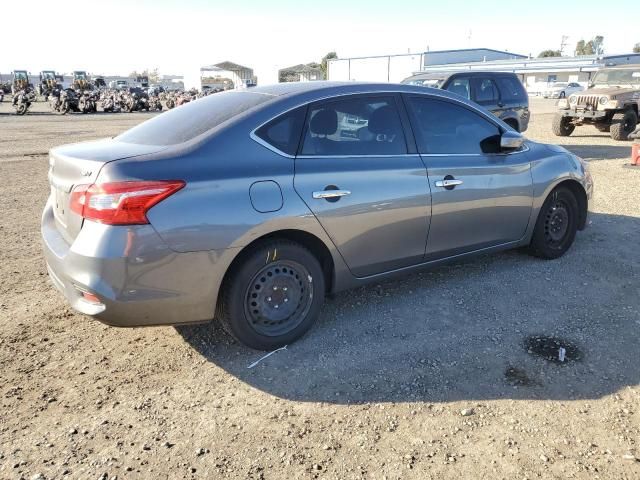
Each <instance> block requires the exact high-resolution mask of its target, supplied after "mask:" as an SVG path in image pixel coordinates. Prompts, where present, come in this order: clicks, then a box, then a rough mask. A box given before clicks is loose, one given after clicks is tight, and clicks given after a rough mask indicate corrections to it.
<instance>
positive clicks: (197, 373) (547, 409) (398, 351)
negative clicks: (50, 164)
mask: <svg viewBox="0 0 640 480" xmlns="http://www.w3.org/2000/svg"><path fill="white" fill-rule="evenodd" d="M532 108H533V111H534V118H533V123H532V125H531V127H530V129H529V131H528V132H527V135H528V136H529V137H530V138H532V139H535V140H540V141H546V142H557V143H562V144H565V145H566V146H567V148H569V149H570V150H572V151H573V152H575V153H577V154H579V155H581V156H583V157H584V158H586V159H587V160H589V162H590V166H591V170H592V172H593V175H594V178H595V182H596V195H595V199H594V201H593V203H592V205H591V211H592V212H593V213H592V215H591V220H592V224H591V226H590V227H589V228H588V229H587V230H586V231H584V232H582V233H579V235H578V237H577V240H576V243H575V245H574V247H573V249H572V250H571V251H570V252H569V253H568V254H567V255H566V256H565V257H563V258H562V259H560V260H557V261H551V262H550V261H541V260H538V259H534V258H531V257H529V256H527V255H525V254H523V253H520V252H507V253H503V254H499V255H494V256H490V257H481V258H478V259H476V260H473V261H469V262H465V263H460V264H454V265H450V266H446V267H442V268H438V269H437V270H434V271H430V272H426V273H422V274H418V275H413V276H409V277H406V278H404V279H401V280H399V281H391V282H387V283H382V284H380V285H374V286H372V287H369V288H363V289H360V290H356V291H351V292H346V293H343V294H340V295H338V296H336V297H335V298H333V299H328V300H327V303H326V306H325V308H324V311H323V314H322V317H321V320H320V322H319V323H318V324H317V325H316V326H315V327H314V328H313V330H312V331H311V333H310V334H309V335H307V336H306V337H305V338H304V339H303V340H302V341H300V342H298V343H296V344H294V345H291V346H289V348H288V349H287V350H285V351H280V352H277V353H276V354H274V355H273V356H271V357H270V358H268V359H266V360H264V361H263V362H261V363H260V364H259V365H258V366H257V367H255V368H253V369H248V368H247V366H248V365H250V364H251V363H252V362H254V361H255V360H257V359H258V358H260V357H261V356H262V354H261V353H259V352H255V351H251V350H248V349H245V348H243V347H240V346H238V345H236V344H234V343H233V341H232V340H231V339H230V338H229V337H228V336H226V335H225V334H224V333H223V332H222V331H221V330H220V329H219V328H218V327H217V326H204V327H190V328H182V329H179V330H176V329H173V328H150V329H128V330H123V329H115V328H110V327H105V326H103V325H101V324H99V323H97V322H95V321H92V320H90V319H88V318H85V317H83V316H81V315H77V314H75V313H74V312H73V311H71V310H70V309H69V308H68V307H67V306H66V304H65V302H64V301H63V299H62V298H61V296H60V295H59V294H58V293H57V292H56V291H55V290H54V289H53V288H52V287H51V286H50V284H49V282H48V280H47V276H46V273H45V265H44V262H43V259H42V256H41V254H40V241H39V216H40V213H41V210H42V207H43V205H44V203H45V200H46V197H47V193H48V187H47V178H46V177H47V156H46V152H47V150H48V149H49V148H50V147H52V146H55V145H59V144H62V143H68V142H75V141H80V140H86V139H92V138H97V137H106V136H111V135H114V134H117V133H118V132H120V131H122V130H124V129H126V128H128V127H130V126H132V125H135V124H137V123H138V122H140V121H141V120H143V119H145V118H147V117H149V116H150V115H147V114H116V115H108V114H99V115H91V116H83V115H70V116H67V117H59V116H53V115H48V114H44V113H42V114H37V113H34V114H30V115H27V116H26V117H22V118H20V117H16V116H14V115H9V113H10V112H11V110H10V108H9V107H8V106H7V105H6V104H5V105H2V106H0V112H2V113H0V146H1V148H0V179H1V182H0V205H1V210H0V211H1V214H2V220H1V222H0V245H2V256H1V258H2V261H1V262H0V402H1V404H0V478H1V479H14V478H15V479H18V478H25V479H40V480H42V479H53V478H56V479H60V478H81V479H111V478H118V479H129V478H153V479H162V478H171V479H173V478H207V479H209V478H237V479H246V478H251V479H259V478H265V479H274V478H286V479H292V478H326V479H357V478H376V479H382V478H388V479H394V478H416V479H427V478H433V479H441V478H457V479H470V478H493V479H525V478H527V479H535V478H558V479H566V478H580V479H587V478H588V479H593V478H602V479H637V478H640V462H639V461H638V460H637V459H638V458H640V386H639V384H640V366H639V360H640V342H639V339H640V293H639V285H640V253H639V250H638V239H639V238H640V201H639V199H640V194H639V191H640V171H637V170H636V171H632V170H629V169H624V168H623V164H624V163H625V162H628V157H629V153H630V145H629V144H628V143H616V142H613V141H612V140H611V139H609V138H608V137H607V136H606V135H605V134H601V133H599V132H597V131H596V130H595V129H594V128H590V127H589V128H587V127H585V128H582V129H578V130H577V131H576V133H575V134H574V136H572V137H568V138H566V139H558V138H556V137H553V136H551V134H550V122H551V112H553V102H550V101H544V100H538V99H533V100H532ZM34 110H35V112H37V111H38V110H40V111H43V112H44V108H43V105H37V106H36V108H35V109H34ZM536 336H552V337H555V338H560V339H562V345H563V346H565V347H566V348H567V355H568V359H567V361H566V362H565V363H563V364H559V363H556V362H551V361H548V360H546V359H544V358H542V357H540V356H538V355H536V353H537V350H538V348H537V347H538V346H542V347H544V346H546V345H539V342H536V341H535V339H532V337H536ZM552 346H553V345H552ZM555 351H557V349H556V350H553V352H554V355H555Z"/></svg>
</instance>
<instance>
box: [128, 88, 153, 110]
mask: <svg viewBox="0 0 640 480" xmlns="http://www.w3.org/2000/svg"><path fill="white" fill-rule="evenodd" d="M143 110H146V111H147V112H148V111H149V99H148V98H147V97H146V95H144V94H141V93H140V92H136V91H134V92H129V93H125V95H124V111H125V112H136V111H137V112H141V111H143Z"/></svg>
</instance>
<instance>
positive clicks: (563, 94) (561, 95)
mask: <svg viewBox="0 0 640 480" xmlns="http://www.w3.org/2000/svg"><path fill="white" fill-rule="evenodd" d="M564 97H566V94H565V93H564V92H560V95H558V98H564Z"/></svg>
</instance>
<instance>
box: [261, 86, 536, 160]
mask: <svg viewBox="0 0 640 480" xmlns="http://www.w3.org/2000/svg"><path fill="white" fill-rule="evenodd" d="M420 88H423V87H420ZM435 90H436V91H437V90H438V89H435ZM375 94H382V95H395V96H396V97H398V98H399V99H400V100H401V107H402V108H401V111H403V112H405V114H406V115H407V121H408V122H409V124H408V127H409V129H408V130H406V128H405V135H406V133H408V132H410V133H411V135H412V138H413V142H414V143H413V145H411V144H410V143H407V148H408V149H413V151H414V153H408V154H406V155H399V156H402V157H404V156H412V157H415V156H418V157H420V156H425V155H429V154H427V153H420V152H418V150H417V140H416V138H415V134H414V132H413V125H412V123H411V121H410V119H409V111H408V110H407V108H406V106H405V102H406V98H408V97H412V96H414V97H428V98H432V99H435V100H440V101H442V102H451V103H455V104H456V105H460V106H462V107H463V108H466V109H467V110H470V111H472V112H475V113H476V114H477V115H480V116H481V117H482V118H484V119H485V120H487V121H489V122H491V123H493V124H494V125H496V126H497V127H498V128H499V129H500V130H501V131H503V127H502V126H501V125H500V124H498V123H497V122H496V121H495V120H497V118H496V117H495V116H493V115H491V114H488V113H487V112H485V111H484V110H483V109H482V108H478V107H477V106H475V105H474V104H473V103H472V102H473V101H472V100H470V101H469V102H470V103H469V104H466V103H464V102H460V101H459V100H455V99H452V98H450V97H448V96H446V95H440V94H437V93H435V94H434V93H428V94H425V93H423V92H407V91H404V90H389V91H383V92H373V93H372V92H345V93H337V94H336V93H334V94H331V95H325V96H323V97H319V98H316V99H314V100H311V101H309V100H304V101H301V102H300V103H297V104H296V105H294V106H292V107H289V108H287V109H285V110H283V111H281V112H278V113H277V114H275V115H273V116H272V117H270V118H269V119H268V120H266V121H264V122H262V123H260V124H259V125H258V126H257V127H255V128H254V129H253V130H251V132H249V137H250V138H251V139H252V140H253V141H255V142H256V143H259V144H260V145H262V146H264V147H265V148H267V149H268V150H271V151H272V152H274V153H277V154H278V155H280V156H282V157H285V158H291V159H296V158H299V157H300V156H299V155H296V156H292V155H289V154H287V153H285V152H282V151H280V150H278V149H277V148H275V147H273V146H272V145H269V144H268V143H266V142H264V141H262V139H261V138H260V137H258V136H257V135H255V132H256V131H257V130H259V129H260V128H262V127H263V126H264V125H266V124H267V123H269V122H271V121H272V120H274V119H276V118H277V117H279V116H280V115H284V114H286V113H288V112H290V111H291V110H295V109H296V108H300V107H303V106H306V107H307V108H308V107H309V105H312V104H313V103H317V102H320V101H322V100H328V99H332V98H342V97H348V96H352V95H375ZM528 150H529V147H528V146H527V145H526V143H525V144H524V145H523V149H522V150H517V151H515V152H507V153H497V154H495V153H493V154H492V153H484V154H479V155H513V154H514V153H520V152H524V151H528ZM443 155H452V154H443ZM459 155H467V154H466V153H465V154H459ZM313 158H317V157H313Z"/></svg>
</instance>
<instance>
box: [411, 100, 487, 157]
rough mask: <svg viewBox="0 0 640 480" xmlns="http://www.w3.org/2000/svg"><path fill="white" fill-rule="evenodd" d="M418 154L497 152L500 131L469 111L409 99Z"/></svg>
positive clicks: (444, 104) (461, 107)
mask: <svg viewBox="0 0 640 480" xmlns="http://www.w3.org/2000/svg"><path fill="white" fill-rule="evenodd" d="M408 103H409V110H410V112H411V114H412V120H413V124H414V132H415V134H416V139H417V141H418V150H419V152H420V153H424V154H479V153H498V152H499V151H500V130H499V129H498V127H497V126H496V125H494V124H493V123H491V122H489V121H488V120H486V119H484V118H483V117H481V116H480V115H478V114H476V113H474V112H472V111H471V110H469V109H467V108H465V107H463V106H461V105H457V104H454V103H451V102H447V101H442V100H436V99H433V98H429V97H409V102H408Z"/></svg>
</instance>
